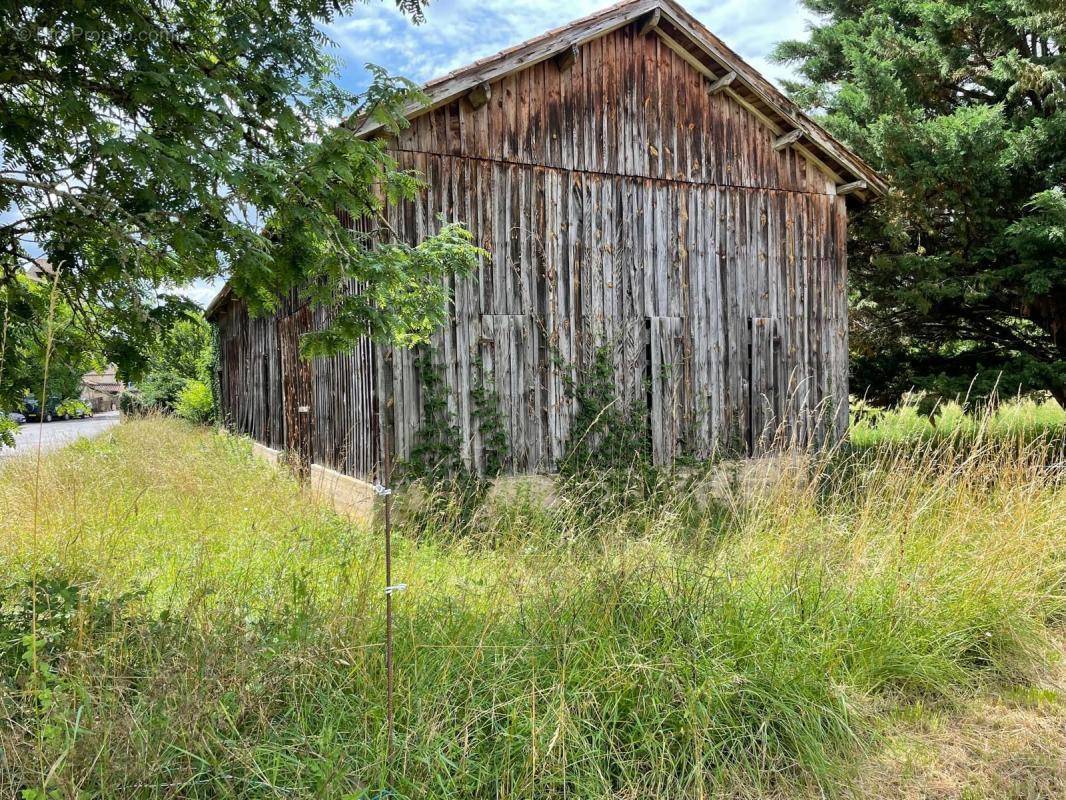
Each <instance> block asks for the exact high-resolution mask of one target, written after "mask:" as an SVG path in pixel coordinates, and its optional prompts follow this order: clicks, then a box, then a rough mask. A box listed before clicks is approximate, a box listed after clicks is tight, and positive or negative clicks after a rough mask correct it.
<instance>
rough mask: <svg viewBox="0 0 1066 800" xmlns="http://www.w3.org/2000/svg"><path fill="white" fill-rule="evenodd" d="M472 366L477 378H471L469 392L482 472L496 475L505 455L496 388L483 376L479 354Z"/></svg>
mask: <svg viewBox="0 0 1066 800" xmlns="http://www.w3.org/2000/svg"><path fill="white" fill-rule="evenodd" d="M473 368H474V372H475V373H476V375H477V378H476V380H474V382H473V386H472V387H471V390H470V395H471V399H472V400H473V402H474V415H475V416H476V417H477V425H478V431H479V432H480V434H481V453H482V457H483V458H484V459H485V476H486V477H496V476H498V475H499V474H500V473H502V472H503V468H504V465H505V463H506V461H507V455H508V445H507V431H506V430H505V429H504V427H503V415H502V414H501V413H500V395H499V394H498V393H497V391H496V384H495V383H494V382H493V381H492V380H491V378H487V377H486V376H485V367H484V364H483V362H482V360H481V356H480V355H475V356H474V359H473Z"/></svg>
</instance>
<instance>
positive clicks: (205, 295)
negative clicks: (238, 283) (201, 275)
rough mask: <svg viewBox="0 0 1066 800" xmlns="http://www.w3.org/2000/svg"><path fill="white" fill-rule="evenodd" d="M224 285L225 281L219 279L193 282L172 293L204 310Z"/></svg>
mask: <svg viewBox="0 0 1066 800" xmlns="http://www.w3.org/2000/svg"><path fill="white" fill-rule="evenodd" d="M224 284H225V281H224V280H223V279H221V278H216V279H215V280H212V281H193V282H192V283H190V284H189V285H188V286H182V287H181V288H180V289H175V290H174V293H175V294H180V295H182V296H184V297H187V298H189V299H190V300H192V301H193V302H194V303H196V304H197V305H199V306H200V308H206V306H207V304H208V303H210V302H211V301H212V300H214V299H215V295H216V294H218V292H219V290H220V289H222V286H223V285H224Z"/></svg>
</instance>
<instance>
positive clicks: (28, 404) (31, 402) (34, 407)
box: [22, 395, 61, 422]
mask: <svg viewBox="0 0 1066 800" xmlns="http://www.w3.org/2000/svg"><path fill="white" fill-rule="evenodd" d="M60 402H61V401H60V399H59V397H57V396H56V395H52V396H51V397H49V398H48V402H47V403H45V404H44V413H43V414H42V413H41V402H40V401H39V400H38V399H37V398H36V397H27V398H26V399H25V401H24V402H23V404H22V413H23V414H24V415H25V416H26V420H27V421H28V422H51V421H52V420H54V419H61V417H60V415H59V414H58V413H57V412H56V407H57V406H58V405H59V404H60Z"/></svg>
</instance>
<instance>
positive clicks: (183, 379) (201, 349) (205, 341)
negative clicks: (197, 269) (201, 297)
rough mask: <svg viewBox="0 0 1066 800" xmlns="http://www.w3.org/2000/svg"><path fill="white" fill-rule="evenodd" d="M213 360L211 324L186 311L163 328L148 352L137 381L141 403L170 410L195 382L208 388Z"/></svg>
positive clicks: (199, 316)
mask: <svg viewBox="0 0 1066 800" xmlns="http://www.w3.org/2000/svg"><path fill="white" fill-rule="evenodd" d="M213 363H214V339H213V337H212V334H211V326H210V325H209V324H208V323H207V321H206V320H205V319H204V318H203V316H202V315H200V314H198V313H196V314H187V315H185V316H184V317H182V318H181V319H178V320H176V321H175V322H174V323H173V324H172V325H171V326H170V327H168V328H167V329H166V330H164V331H162V333H161V334H160V336H159V337H158V338H157V339H156V340H155V341H154V342H153V344H152V346H151V348H150V349H149V351H148V366H147V370H146V372H145V374H144V376H143V377H142V378H141V379H140V380H139V381H138V382H137V389H138V391H139V399H140V402H141V403H143V404H144V405H145V406H146V407H148V408H159V409H162V410H166V411H170V410H173V409H175V408H177V406H178V401H179V399H180V397H181V394H182V392H183V391H184V390H185V389H186V388H187V387H188V386H189V385H190V384H192V383H198V384H202V385H204V386H205V387H209V386H210V383H211V366H212V364H213Z"/></svg>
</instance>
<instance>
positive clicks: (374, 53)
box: [325, 0, 809, 90]
mask: <svg viewBox="0 0 1066 800" xmlns="http://www.w3.org/2000/svg"><path fill="white" fill-rule="evenodd" d="M605 5H607V4H606V3H604V2H602V1H601V0H592V1H591V2H590V1H589V0H513V1H512V0H479V2H474V0H439V2H431V3H430V4H429V5H428V6H427V7H426V22H425V24H424V25H417V26H416V25H413V24H411V22H410V21H409V20H407V19H406V18H405V17H404V16H403V15H402V14H400V13H399V12H398V11H397V10H396V8H395V5H394V4H393V3H392V2H391V0H382V2H371V3H368V4H367V5H361V6H359V7H358V10H357V11H356V13H355V14H353V15H351V16H349V17H345V18H341V19H339V20H337V21H336V22H335V23H334V24H332V25H330V26H328V27H327V28H326V29H325V32H326V33H327V35H329V36H330V38H331V39H333V41H334V42H336V44H337V48H338V50H337V55H338V56H339V57H340V58H341V59H342V60H343V62H344V68H343V74H342V82H343V83H344V84H345V85H346V86H348V87H349V88H351V89H355V90H358V89H361V88H363V86H364V85H365V81H366V74H365V70H364V69H363V65H364V64H365V63H367V62H371V63H374V64H379V65H381V66H383V67H385V68H386V69H388V70H389V71H390V72H392V73H394V74H398V75H404V76H406V77H408V78H411V79H412V80H415V81H418V82H425V81H428V80H430V79H431V78H434V77H437V76H439V75H442V74H444V73H446V72H450V71H451V70H453V69H456V68H457V67H461V66H463V65H465V64H468V63H470V62H471V61H474V60H476V59H478V58H483V57H485V56H488V55H492V54H493V53H496V52H498V51H500V50H502V49H504V48H505V47H509V46H511V45H514V44H518V43H519V42H522V41H524V40H526V39H529V38H531V37H533V36H537V35H539V34H541V33H544V32H545V31H547V30H550V29H552V28H557V27H559V26H561V25H565V24H566V23H568V22H570V21H572V20H575V19H579V18H580V17H583V16H586V15H588V14H590V13H592V12H593V11H596V10H597V9H599V8H603V7H604V6H605ZM685 7H686V8H687V9H688V10H689V12H691V13H692V14H693V15H694V16H695V17H696V18H697V19H699V20H700V21H701V22H703V23H704V24H705V25H706V26H707V27H708V28H710V29H711V30H712V31H713V32H714V33H715V34H716V35H717V36H719V37H720V38H721V39H722V40H723V41H725V43H726V44H727V45H729V46H730V47H731V48H733V49H734V50H736V51H737V52H738V53H739V54H740V55H741V56H742V57H743V58H744V59H745V60H746V61H748V62H749V63H751V65H752V66H754V67H755V68H756V69H758V70H760V71H761V72H762V73H763V74H764V75H766V77H768V78H770V79H771V80H774V81H777V82H780V80H781V79H782V78H788V77H790V75H791V71H790V70H789V68H788V66H787V65H780V64H774V63H772V62H771V61H770V60H769V54H770V51H771V50H772V49H773V46H774V45H775V44H777V42H780V41H782V40H784V39H795V38H806V36H807V25H808V21H809V15H808V13H807V12H806V11H805V10H804V9H802V8H801V7H800V5H799V2H798V0H692V2H688V3H685Z"/></svg>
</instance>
